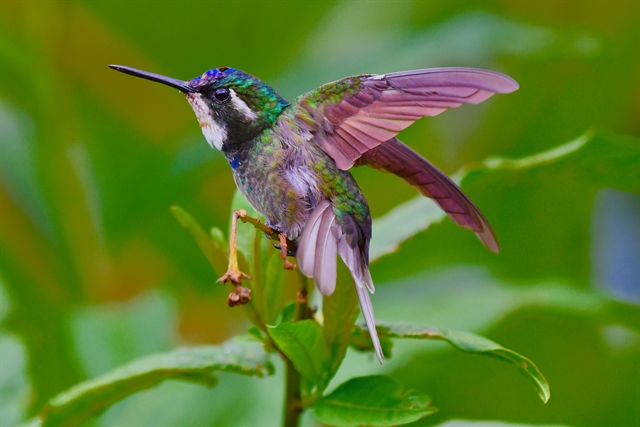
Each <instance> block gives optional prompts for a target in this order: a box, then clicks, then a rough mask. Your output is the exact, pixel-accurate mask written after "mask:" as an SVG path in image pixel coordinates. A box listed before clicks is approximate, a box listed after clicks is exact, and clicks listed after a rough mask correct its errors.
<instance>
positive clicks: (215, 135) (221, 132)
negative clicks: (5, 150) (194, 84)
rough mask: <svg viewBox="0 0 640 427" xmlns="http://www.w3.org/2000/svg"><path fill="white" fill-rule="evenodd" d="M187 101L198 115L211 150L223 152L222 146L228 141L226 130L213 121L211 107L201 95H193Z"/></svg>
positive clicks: (188, 96)
mask: <svg viewBox="0 0 640 427" xmlns="http://www.w3.org/2000/svg"><path fill="white" fill-rule="evenodd" d="M187 101H189V104H191V108H193V111H194V112H195V113H196V117H197V118H198V123H199V124H200V127H201V128H202V133H203V134H204V137H205V138H206V140H207V143H209V145H210V146H211V148H216V149H218V150H220V151H222V146H223V145H224V142H225V141H226V140H227V131H226V129H225V128H224V127H223V126H221V125H219V124H218V123H216V121H215V120H213V116H212V114H211V111H210V110H209V106H208V105H207V103H206V102H205V101H204V100H203V99H202V95H200V94H199V93H191V94H189V95H187Z"/></svg>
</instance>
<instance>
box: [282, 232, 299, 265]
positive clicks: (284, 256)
mask: <svg viewBox="0 0 640 427" xmlns="http://www.w3.org/2000/svg"><path fill="white" fill-rule="evenodd" d="M278 239H279V240H280V258H282V260H283V261H284V269H285V270H293V269H295V268H296V265H295V264H292V263H291V262H289V260H288V259H287V252H288V250H287V235H286V234H284V233H280V234H278Z"/></svg>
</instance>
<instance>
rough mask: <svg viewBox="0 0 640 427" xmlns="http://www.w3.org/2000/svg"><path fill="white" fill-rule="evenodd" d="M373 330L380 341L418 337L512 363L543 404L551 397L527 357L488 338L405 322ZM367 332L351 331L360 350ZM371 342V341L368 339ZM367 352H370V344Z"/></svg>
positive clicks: (377, 326) (543, 379)
mask: <svg viewBox="0 0 640 427" xmlns="http://www.w3.org/2000/svg"><path fill="white" fill-rule="evenodd" d="M376 330H377V331H378V335H379V336H380V340H381V341H384V340H388V339H389V338H418V339H430V340H440V341H446V342H448V343H449V344H451V345H452V346H454V347H455V348H457V349H458V350H462V351H465V352H468V353H479V354H484V355H487V356H494V357H497V358H499V359H502V360H506V361H508V362H511V363H513V364H515V365H516V366H517V367H518V368H519V369H520V371H521V372H522V373H524V374H525V375H526V376H527V378H529V379H530V380H531V381H532V382H533V385H534V387H535V389H536V391H537V392H538V396H540V399H542V401H543V402H544V403H547V401H548V400H549V397H550V395H551V391H550V389H549V383H548V382H547V380H546V379H545V377H544V376H543V375H542V373H541V372H540V370H539V369H538V368H537V367H536V365H534V363H533V362H532V361H531V360H529V359H528V358H526V357H524V356H522V355H520V354H518V353H516V352H515V351H513V350H509V349H508V348H504V347H502V346H501V345H500V344H498V343H495V342H493V341H491V340H489V339H487V338H484V337H481V336H479V335H475V334H472V333H470V332H461V331H452V330H447V329H433V328H427V327H424V326H418V325H411V324H406V323H393V324H382V325H376ZM368 336H369V333H368V331H367V330H366V329H364V327H362V326H358V327H357V328H356V331H355V332H354V335H353V338H354V342H355V344H356V346H357V348H359V349H365V348H366V347H363V345H362V343H363V340H364V339H366V338H365V337H368ZM369 342H370V340H369ZM366 349H367V350H372V348H371V346H370V344H369V347H368V348H366Z"/></svg>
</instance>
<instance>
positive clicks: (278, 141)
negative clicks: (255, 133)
mask: <svg viewBox="0 0 640 427" xmlns="http://www.w3.org/2000/svg"><path fill="white" fill-rule="evenodd" d="M286 138H287V136H285V135H283V134H282V133H281V132H278V131H277V129H276V130H270V131H268V132H265V134H263V135H261V136H260V137H259V138H257V139H256V140H255V141H253V144H252V145H251V147H250V148H249V149H247V150H245V151H244V152H240V153H238V154H237V155H236V156H234V157H232V158H231V159H230V161H229V164H230V165H231V167H232V169H233V176H234V180H235V182H236V185H237V186H238V189H239V190H240V192H241V193H242V194H243V195H244V196H245V197H246V198H247V200H248V201H249V203H251V205H252V206H253V207H254V208H255V209H256V210H257V211H258V212H260V213H261V214H262V215H264V217H265V218H266V220H267V223H268V225H269V226H271V227H273V228H275V229H277V230H279V231H281V232H284V233H286V234H287V236H289V238H290V239H291V240H296V239H297V238H298V237H299V236H300V234H301V233H302V229H303V228H304V225H305V224H306V221H307V219H308V217H309V215H310V213H311V211H312V210H313V209H314V208H315V207H316V205H317V204H318V203H319V202H320V201H322V200H324V199H326V198H328V196H329V194H327V193H326V191H325V190H326V186H325V185H324V182H323V179H322V173H321V172H322V170H323V169H324V168H326V163H327V161H329V159H327V158H326V156H320V157H318V155H317V154H316V153H314V150H308V148H309V147H307V149H305V148H304V146H301V144H297V143H298V142H299V141H290V140H286ZM319 171H320V172H319Z"/></svg>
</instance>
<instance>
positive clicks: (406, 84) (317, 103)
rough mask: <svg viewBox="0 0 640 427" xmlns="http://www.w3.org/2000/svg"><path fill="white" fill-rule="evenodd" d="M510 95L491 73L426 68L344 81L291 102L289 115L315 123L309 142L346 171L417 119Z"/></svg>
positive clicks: (507, 83) (510, 85)
mask: <svg viewBox="0 0 640 427" xmlns="http://www.w3.org/2000/svg"><path fill="white" fill-rule="evenodd" d="M516 89H518V84H517V83H516V82H515V81H514V80H513V79H512V78H510V77H508V76H505V75H504V74H500V73H496V72H493V71H487V70H480V69H474V68H431V69H423V70H413V71H404V72H400V73H390V74H381V75H362V76H355V77H347V78H344V79H342V80H338V81H336V82H333V83H328V84H326V85H324V86H321V87H320V88H318V89H317V90H315V91H312V92H309V93H307V94H304V95H302V96H301V97H299V98H297V99H296V101H295V102H294V111H296V113H295V114H296V116H297V117H299V118H300V120H304V118H306V117H308V116H309V115H310V116H311V117H312V118H313V119H314V120H315V122H316V123H317V124H318V125H317V126H316V128H315V129H312V130H311V132H312V133H313V134H314V142H315V143H316V144H317V145H318V146H319V147H320V148H321V149H323V150H324V151H325V152H326V153H327V154H329V155H330V156H331V157H332V158H333V160H334V161H335V162H336V165H337V166H338V167H339V168H340V169H343V170H346V169H349V168H350V167H351V166H353V164H354V162H355V161H356V160H357V159H358V158H359V157H360V156H361V155H362V154H363V153H364V152H363V151H362V146H365V147H367V148H369V149H373V148H375V147H376V146H378V145H380V144H382V143H383V142H385V141H387V140H388V139H391V138H393V137H395V136H396V135H397V134H398V132H400V131H401V130H403V129H405V128H406V127H408V126H409V125H410V124H411V123H413V122H414V121H415V120H417V119H419V118H420V117H426V116H436V115H438V114H440V113H442V112H443V111H445V110H447V109H448V108H456V107H459V106H460V105H462V104H477V103H479V102H482V101H484V100H486V99H487V98H489V97H491V96H492V95H493V94H495V93H509V92H513V91H514V90H516ZM300 109H303V110H304V112H303V111H301V110H300ZM305 123H307V121H306V120H305ZM312 127H313V126H312ZM341 129H342V130H347V133H348V134H349V136H350V137H346V138H345V136H344V135H345V134H344V132H340V131H339V130H341ZM354 139H355V140H357V141H358V143H354Z"/></svg>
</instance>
